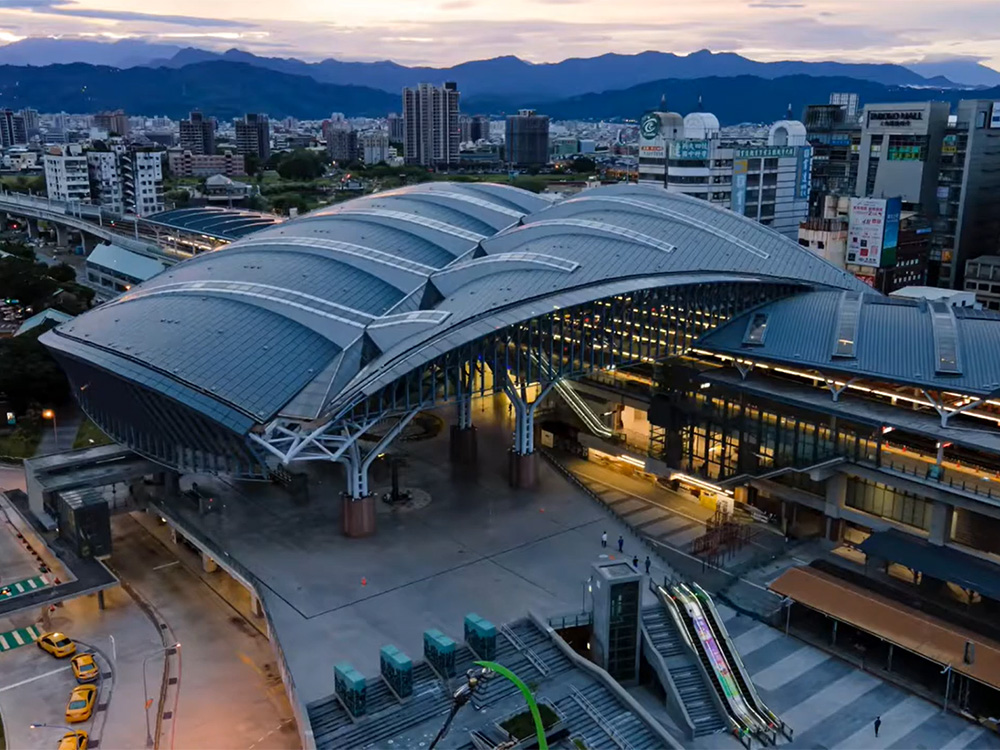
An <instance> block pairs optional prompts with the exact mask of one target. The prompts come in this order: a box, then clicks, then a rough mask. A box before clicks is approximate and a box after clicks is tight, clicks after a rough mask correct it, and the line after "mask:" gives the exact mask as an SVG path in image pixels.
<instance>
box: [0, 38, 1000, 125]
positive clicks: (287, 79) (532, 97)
mask: <svg viewBox="0 0 1000 750" xmlns="http://www.w3.org/2000/svg"><path fill="white" fill-rule="evenodd" d="M74 58H82V60H83V61H72V60H73V59H74ZM102 60H106V61H111V63H110V64H100V63H101V61H102ZM49 61H52V62H49ZM26 63H27V64H26ZM956 80H964V81H970V80H972V81H975V82H976V85H977V86H979V88H975V89H973V90H970V89H969V87H962V86H959V85H958V84H956V83H954V81H956ZM443 81H455V82H457V84H458V88H459V91H461V93H462V105H461V106H462V110H463V111H464V112H470V113H472V112H483V113H488V114H502V113H505V112H512V111H516V110H517V109H521V108H524V107H532V108H534V109H537V110H538V111H540V112H543V113H545V114H548V115H550V116H551V117H554V118H556V119H615V118H635V117H637V116H638V115H639V114H641V113H642V112H643V111H645V110H647V109H650V108H652V107H655V106H657V105H658V104H659V102H660V98H661V96H663V95H665V96H666V97H667V103H668V106H669V107H670V108H671V109H674V110H677V111H680V112H685V113H686V112H689V111H692V110H693V109H694V108H695V107H696V106H697V105H698V101H699V100H700V99H702V100H703V101H704V103H705V106H706V108H707V109H710V110H711V111H713V112H714V113H715V114H716V115H717V116H718V117H719V119H720V121H721V122H723V123H724V124H732V123H737V122H745V121H751V122H754V121H756V122H763V121H771V120H774V119H777V118H779V117H783V116H784V115H785V113H786V111H787V108H788V107H789V106H791V108H792V112H793V114H794V115H795V116H799V115H800V114H801V111H802V108H803V107H804V106H805V105H806V104H810V103H822V102H825V101H827V100H828V97H829V94H830V93H831V92H835V91H849V92H856V93H858V94H859V96H860V98H861V100H862V101H863V102H901V101H920V100H926V99H929V98H933V99H944V100H947V101H949V102H952V103H954V102H955V101H957V100H958V99H960V98H963V97H973V96H974V97H989V98H1000V73H998V72H997V71H994V70H993V69H991V68H988V67H985V66H983V65H981V64H979V63H977V62H976V61H974V60H967V59H966V60H951V61H942V62H937V63H933V62H927V63H920V64H919V65H915V66H913V67H912V68H908V67H905V66H902V65H894V64H866V63H838V62H798V61H785V62H758V61H755V60H750V59H748V58H746V57H743V56H741V55H737V54H734V53H728V52H721V53H716V52H709V51H708V50H702V51H700V52H694V53H692V54H689V55H675V54H672V53H665V52H642V53H639V54H636V55H620V54H607V55H601V56H599V57H592V58H573V59H569V60H563V61H562V62H559V63H542V64H533V63H528V62H525V61H524V60H520V59H518V58H516V57H498V58H493V59H489V60H475V61H471V62H466V63H462V64H460V65H455V66H452V67H449V68H428V67H407V66H404V65H399V64H397V63H394V62H389V61H382V62H342V61H339V60H333V59H330V60H323V61H322V62H317V63H309V62H304V61H302V60H297V59H294V58H275V57H260V56H257V55H254V54H251V53H249V52H244V51H241V50H237V49H231V50H228V51H226V52H221V53H220V52H210V51H207V50H202V49H196V48H193V47H185V48H181V47H178V46H175V45H170V44H152V43H148V42H144V41H142V40H122V41H119V42H115V43H102V42H96V41H92V40H79V39H77V40H73V39H68V40H67V39H25V40H23V41H20V42H15V43H12V44H8V45H4V46H0V104H2V106H5V107H10V108H13V109H18V108H21V107H26V106H30V107H34V108H35V109H38V110H40V111H43V112H45V111H70V112H95V111H99V110H102V109H119V108H120V109H124V110H125V111H127V112H130V113H136V114H149V115H153V114H166V115H168V116H170V117H174V118H177V117H183V116H185V115H186V114H187V112H189V111H190V110H192V109H201V110H202V111H203V112H205V113H207V114H209V115H214V116H215V117H218V118H220V119H229V118H232V117H237V116H239V115H242V114H243V113H245V112H267V113H269V114H270V115H272V116H275V117H284V116H292V117H297V118H301V119H319V118H323V117H327V116H329V114H330V113H331V112H343V113H345V114H346V115H348V116H362V115H368V116H384V115H385V114H386V113H388V112H391V111H398V110H399V108H400V91H401V89H402V88H403V87H404V86H410V85H415V84H417V83H421V82H430V83H441V82H443Z"/></svg>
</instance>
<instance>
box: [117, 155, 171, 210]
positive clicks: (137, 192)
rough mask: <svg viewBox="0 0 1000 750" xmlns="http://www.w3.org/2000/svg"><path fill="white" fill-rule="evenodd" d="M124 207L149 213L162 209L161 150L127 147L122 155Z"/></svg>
mask: <svg viewBox="0 0 1000 750" xmlns="http://www.w3.org/2000/svg"><path fill="white" fill-rule="evenodd" d="M121 171H122V193H123V198H124V203H125V210H126V211H127V212H130V213H134V214H135V215H136V216H149V215H150V214H154V213H157V212H158V211H162V210H163V209H164V203H163V152H162V151H137V150H129V151H126V152H125V153H124V154H122V156H121Z"/></svg>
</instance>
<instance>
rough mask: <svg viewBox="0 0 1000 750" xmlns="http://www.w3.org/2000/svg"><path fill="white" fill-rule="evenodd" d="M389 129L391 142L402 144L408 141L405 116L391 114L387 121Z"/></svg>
mask: <svg viewBox="0 0 1000 750" xmlns="http://www.w3.org/2000/svg"><path fill="white" fill-rule="evenodd" d="M387 123H388V128H389V140H390V141H392V142H393V143H402V142H403V141H405V140H406V124H405V122H404V121H403V116H402V115H399V114H396V113H395V112H391V113H389V117H388V120H387Z"/></svg>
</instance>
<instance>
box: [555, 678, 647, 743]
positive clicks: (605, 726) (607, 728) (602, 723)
mask: <svg viewBox="0 0 1000 750" xmlns="http://www.w3.org/2000/svg"><path fill="white" fill-rule="evenodd" d="M569 694H570V696H572V698H573V700H575V701H576V702H577V704H578V705H579V706H580V708H582V709H583V710H584V712H585V713H586V714H587V715H588V716H589V717H590V718H591V719H593V720H594V723H595V724H597V726H599V727H600V728H601V729H602V730H603V731H604V733H605V734H607V735H608V737H610V738H611V741H612V742H614V743H615V744H616V745H618V747H619V748H621V750H634V748H633V747H632V744H631V743H630V742H629V741H628V740H627V739H625V738H624V737H622V736H621V734H619V733H618V730H617V729H615V728H614V727H613V726H611V722H610V721H608V720H607V719H606V718H605V717H604V714H602V713H601V712H600V711H598V710H597V709H596V708H595V707H594V704H593V703H591V702H590V701H589V700H587V696H585V695H584V694H583V693H581V692H580V691H579V690H577V688H576V687H575V686H573V685H570V688H569Z"/></svg>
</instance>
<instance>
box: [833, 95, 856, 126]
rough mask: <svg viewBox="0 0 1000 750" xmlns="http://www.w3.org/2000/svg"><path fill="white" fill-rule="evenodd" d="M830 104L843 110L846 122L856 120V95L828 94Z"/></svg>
mask: <svg viewBox="0 0 1000 750" xmlns="http://www.w3.org/2000/svg"><path fill="white" fill-rule="evenodd" d="M830 104H833V105H835V106H837V107H840V108H841V109H843V110H844V116H845V117H846V118H847V119H848V120H857V119H858V95H857V94H856V93H833V94H830Z"/></svg>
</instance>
